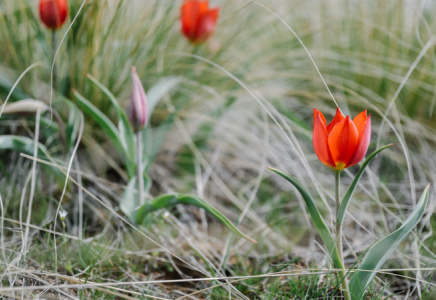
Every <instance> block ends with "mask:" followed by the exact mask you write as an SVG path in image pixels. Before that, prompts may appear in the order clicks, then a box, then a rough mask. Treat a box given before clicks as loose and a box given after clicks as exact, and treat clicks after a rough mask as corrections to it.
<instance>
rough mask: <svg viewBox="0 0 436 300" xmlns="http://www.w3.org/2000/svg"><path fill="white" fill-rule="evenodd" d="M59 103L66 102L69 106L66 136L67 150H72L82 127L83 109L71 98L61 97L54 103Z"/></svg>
mask: <svg viewBox="0 0 436 300" xmlns="http://www.w3.org/2000/svg"><path fill="white" fill-rule="evenodd" d="M58 103H62V104H65V105H66V106H67V107H68V109H67V111H68V121H67V124H66V126H65V136H66V143H67V145H66V146H67V151H70V149H72V148H73V147H74V144H75V143H76V138H77V135H78V132H79V127H80V116H81V111H80V110H79V108H78V107H77V106H76V105H75V104H74V103H73V102H72V101H71V100H70V99H67V98H60V97H59V98H58V99H56V102H55V103H54V104H55V105H56V104H58Z"/></svg>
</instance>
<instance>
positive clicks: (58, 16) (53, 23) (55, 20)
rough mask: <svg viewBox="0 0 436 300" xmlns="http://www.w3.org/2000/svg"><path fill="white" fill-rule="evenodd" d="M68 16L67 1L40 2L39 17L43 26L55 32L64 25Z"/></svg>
mask: <svg viewBox="0 0 436 300" xmlns="http://www.w3.org/2000/svg"><path fill="white" fill-rule="evenodd" d="M67 15H68V2H67V0H40V1H39V17H40V18H41V21H42V23H44V25H45V26H47V27H48V28H50V29H52V30H56V29H59V28H61V27H62V25H64V23H65V20H66V19H67Z"/></svg>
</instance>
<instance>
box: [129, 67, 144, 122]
mask: <svg viewBox="0 0 436 300" xmlns="http://www.w3.org/2000/svg"><path fill="white" fill-rule="evenodd" d="M131 75H132V94H131V96H130V109H129V119H130V122H131V124H132V126H133V129H134V130H135V131H138V130H140V129H142V128H143V127H144V126H145V124H146V123H147V119H148V104H147V96H146V94H145V91H144V87H143V86H142V83H141V80H140V79H139V76H138V74H137V73H136V68H135V67H132V73H131Z"/></svg>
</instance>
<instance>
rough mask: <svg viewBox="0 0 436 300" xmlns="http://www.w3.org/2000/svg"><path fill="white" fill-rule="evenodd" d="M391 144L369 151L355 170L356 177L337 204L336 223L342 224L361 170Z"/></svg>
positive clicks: (360, 175)
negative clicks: (357, 169) (368, 154)
mask: <svg viewBox="0 0 436 300" xmlns="http://www.w3.org/2000/svg"><path fill="white" fill-rule="evenodd" d="M392 145H393V144H389V145H386V146H383V147H381V148H379V149H377V150H375V151H374V152H373V153H371V155H370V156H368V158H367V159H365V161H364V162H363V164H362V166H361V167H360V169H359V172H357V174H356V177H354V180H353V182H352V183H351V185H350V187H349V188H348V191H347V193H346V194H345V196H344V198H343V199H342V202H341V204H340V206H339V210H338V215H337V219H336V222H337V223H338V224H342V223H343V221H344V218H345V213H346V212H347V208H348V205H349V204H350V200H351V197H352V196H353V193H354V190H355V189H356V187H357V184H358V183H359V180H360V177H362V175H363V172H364V171H365V169H366V167H367V166H368V165H369V163H370V162H371V161H372V160H373V159H374V158H375V157H376V156H377V154H379V153H380V152H381V151H383V150H385V149H386V148H388V147H390V146H392Z"/></svg>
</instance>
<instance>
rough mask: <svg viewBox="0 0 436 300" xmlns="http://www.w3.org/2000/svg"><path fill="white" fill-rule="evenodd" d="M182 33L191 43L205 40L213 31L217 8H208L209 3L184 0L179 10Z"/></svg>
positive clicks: (217, 12)
mask: <svg viewBox="0 0 436 300" xmlns="http://www.w3.org/2000/svg"><path fill="white" fill-rule="evenodd" d="M180 13H181V16H180V20H181V22H182V33H183V34H184V35H185V36H186V38H188V39H189V40H190V41H191V42H192V43H199V42H203V41H205V40H207V39H208V38H209V37H210V36H212V34H213V32H214V31H215V26H216V22H217V20H218V14H219V8H218V7H216V8H212V9H211V8H209V1H208V0H206V1H198V0H185V1H184V3H183V5H182V7H181V9H180Z"/></svg>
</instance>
